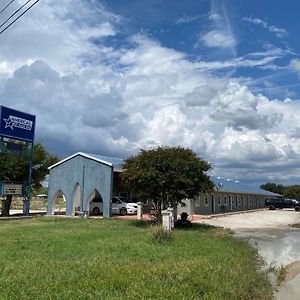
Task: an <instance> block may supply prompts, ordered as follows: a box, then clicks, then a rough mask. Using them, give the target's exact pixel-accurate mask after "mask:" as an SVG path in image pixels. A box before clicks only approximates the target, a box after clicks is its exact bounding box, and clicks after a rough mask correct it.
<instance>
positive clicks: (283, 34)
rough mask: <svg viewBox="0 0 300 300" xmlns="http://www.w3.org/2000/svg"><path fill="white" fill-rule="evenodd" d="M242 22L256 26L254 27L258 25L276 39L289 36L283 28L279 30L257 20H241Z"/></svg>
mask: <svg viewBox="0 0 300 300" xmlns="http://www.w3.org/2000/svg"><path fill="white" fill-rule="evenodd" d="M243 20H244V21H246V22H249V23H252V24H256V25H260V26H262V27H263V28H265V29H267V30H269V31H270V32H272V33H274V34H275V35H276V36H277V37H278V38H284V37H287V36H288V35H289V33H288V32H287V30H286V29H284V28H279V27H277V26H274V25H269V24H268V22H266V21H264V20H261V19H258V18H243Z"/></svg>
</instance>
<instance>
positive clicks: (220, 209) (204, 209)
mask: <svg viewBox="0 0 300 300" xmlns="http://www.w3.org/2000/svg"><path fill="white" fill-rule="evenodd" d="M266 197H267V196H266V195H258V194H250V193H236V192H225V191H214V192H212V193H206V194H200V195H199V196H197V197H195V199H192V200H185V204H186V206H184V207H179V213H181V212H183V211H184V212H187V213H188V214H190V215H192V214H196V215H197V214H199V215H206V214H207V215H211V214H218V213H226V212H235V211H243V210H251V209H259V208H263V207H264V204H265V198H266Z"/></svg>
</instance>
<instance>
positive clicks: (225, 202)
mask: <svg viewBox="0 0 300 300" xmlns="http://www.w3.org/2000/svg"><path fill="white" fill-rule="evenodd" d="M224 205H227V196H226V195H225V196H224Z"/></svg>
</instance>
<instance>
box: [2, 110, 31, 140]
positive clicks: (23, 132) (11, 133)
mask: <svg viewBox="0 0 300 300" xmlns="http://www.w3.org/2000/svg"><path fill="white" fill-rule="evenodd" d="M34 131H35V116H34V115H30V114H26V113H24V112H21V111H18V110H14V109H11V108H8V107H5V106H2V105H1V106H0V136H3V137H8V138H12V139H17V140H22V141H28V142H32V143H33V141H34Z"/></svg>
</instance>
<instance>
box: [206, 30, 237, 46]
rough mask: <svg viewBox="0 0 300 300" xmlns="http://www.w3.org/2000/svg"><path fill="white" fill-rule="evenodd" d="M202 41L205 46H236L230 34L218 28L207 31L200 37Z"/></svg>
mask: <svg viewBox="0 0 300 300" xmlns="http://www.w3.org/2000/svg"><path fill="white" fill-rule="evenodd" d="M202 41H203V42H204V44H205V46H207V47H216V48H233V47H235V46H236V40H235V38H234V37H233V36H232V35H230V34H229V35H228V33H227V32H225V31H219V30H212V31H209V32H208V33H206V34H205V35H204V36H203V37H202Z"/></svg>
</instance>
